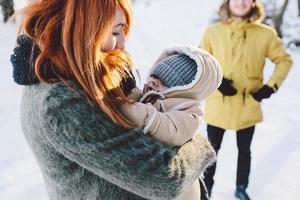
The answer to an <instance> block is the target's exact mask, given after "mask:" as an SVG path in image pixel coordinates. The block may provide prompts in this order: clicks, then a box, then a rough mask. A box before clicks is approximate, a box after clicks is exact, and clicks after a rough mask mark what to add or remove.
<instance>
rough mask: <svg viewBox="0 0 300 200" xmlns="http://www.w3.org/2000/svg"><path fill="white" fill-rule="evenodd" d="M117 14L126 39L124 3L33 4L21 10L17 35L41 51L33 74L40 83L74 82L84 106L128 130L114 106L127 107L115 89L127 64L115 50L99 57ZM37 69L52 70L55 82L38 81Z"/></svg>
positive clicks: (69, 0)
mask: <svg viewBox="0 0 300 200" xmlns="http://www.w3.org/2000/svg"><path fill="white" fill-rule="evenodd" d="M117 8H120V9H121V10H122V11H123V12H124V15H125V18H126V24H125V27H124V32H125V35H126V36H127V34H128V32H129V30H130V25H131V4H130V1H129V0H35V1H33V2H32V3H31V4H30V5H28V6H27V7H26V8H25V9H24V20H23V23H22V31H23V32H24V33H25V34H26V35H28V36H29V37H30V38H32V39H33V40H34V42H35V43H36V44H38V46H39V48H40V50H41V53H40V55H39V56H38V57H37V59H36V62H35V73H36V75H37V76H38V78H39V79H40V80H41V81H42V82H47V83H55V82H58V81H61V80H63V81H64V82H66V80H68V79H73V80H75V81H76V82H77V83H79V85H80V86H81V87H82V88H83V90H84V91H85V92H86V94H87V96H88V98H89V100H90V101H91V102H93V103H94V104H96V105H98V106H99V107H100V109H101V110H102V111H104V112H105V113H106V114H107V115H108V116H109V117H110V118H111V119H112V120H113V121H114V122H115V123H117V124H119V125H122V126H123V127H125V128H130V127H132V125H131V124H130V122H128V121H127V120H126V118H125V117H124V116H123V115H122V114H121V113H120V112H119V109H118V103H119V102H120V101H123V102H124V101H125V102H129V99H128V98H127V97H126V96H125V95H124V92H123V91H122V88H121V85H120V83H121V80H122V79H123V78H126V77H127V76H129V75H130V74H131V73H130V70H132V69H131V66H132V63H131V59H130V57H129V56H128V55H127V54H126V53H124V52H123V51H120V50H114V51H112V52H110V53H104V52H101V51H100V49H101V48H102V47H103V46H104V44H105V42H106V40H107V38H108V36H109V35H110V34H111V31H112V28H113V23H114V20H115V16H116V10H117ZM47 60H50V61H51V62H48V63H51V64H48V65H45V64H44V63H46V62H45V61H47ZM42 63H43V65H42ZM42 68H49V69H51V70H52V71H53V72H54V73H55V74H56V75H57V76H58V77H59V79H58V80H57V79H56V80H53V79H47V78H46V77H43V76H42V71H45V69H42ZM127 78H128V77H127ZM131 78H132V77H131Z"/></svg>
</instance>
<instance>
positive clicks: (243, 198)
mask: <svg viewBox="0 0 300 200" xmlns="http://www.w3.org/2000/svg"><path fill="white" fill-rule="evenodd" d="M235 197H236V198H238V199H240V200H250V197H249V196H248V194H247V192H246V186H244V185H238V186H237V187H236V189H235Z"/></svg>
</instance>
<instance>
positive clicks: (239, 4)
mask: <svg viewBox="0 0 300 200" xmlns="http://www.w3.org/2000/svg"><path fill="white" fill-rule="evenodd" d="M253 3H254V2H253V0H230V1H229V9H230V13H231V15H232V16H233V17H236V18H243V17H246V16H247V15H248V14H249V12H250V11H251V9H252V7H253Z"/></svg>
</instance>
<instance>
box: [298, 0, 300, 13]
mask: <svg viewBox="0 0 300 200" xmlns="http://www.w3.org/2000/svg"><path fill="white" fill-rule="evenodd" d="M298 16H299V17H300V0H298Z"/></svg>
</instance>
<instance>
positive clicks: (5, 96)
mask: <svg viewBox="0 0 300 200" xmlns="http://www.w3.org/2000/svg"><path fill="white" fill-rule="evenodd" d="M207 2H208V3H207ZM220 2H221V0H214V1H198V0H185V1H180V0H163V1H162V0H160V1H159V0H153V1H141V0H139V1H136V4H135V5H134V19H133V20H134V21H133V29H132V32H131V35H130V37H129V40H128V45H127V48H128V51H129V52H130V53H131V54H132V56H133V58H134V60H135V63H136V65H137V66H138V68H139V69H140V70H141V72H142V74H143V75H145V74H146V73H147V69H148V68H149V67H151V64H152V63H153V61H154V60H155V59H156V58H157V57H158V55H159V54H160V52H161V51H162V50H163V49H164V48H167V47H171V46H174V45H180V44H181V45H194V46H198V44H199V43H200V40H201V36H202V34H203V31H204V30H205V28H206V27H207V26H208V25H209V24H210V23H211V21H212V18H213V17H214V16H215V15H216V12H217V9H218V6H219V4H220ZM290 2H291V3H294V6H289V9H290V11H289V12H288V13H289V15H288V17H289V19H290V20H295V21H299V18H298V19H297V18H296V17H295V15H294V16H291V13H295V14H296V13H297V12H295V9H296V7H297V6H296V0H294V1H290ZM293 9H294V10H293ZM291 24H292V22H291ZM17 30H18V29H17V27H16V25H15V24H13V23H8V24H5V25H4V24H2V23H0V63H1V68H0V80H1V84H0V91H1V92H0V130H1V140H0V152H1V153H0V155H1V160H0V199H1V200H25V199H26V200H28V199H30V200H47V199H48V198H47V194H46V189H45V186H44V183H43V179H42V175H41V173H40V170H39V167H38V165H37V163H36V161H35V159H34V157H33V154H32V153H31V151H30V149H29V147H28V145H27V143H26V141H25V138H24V137H23V134H22V131H21V127H20V119H19V110H20V100H21V91H22V87H20V86H17V85H16V84H14V83H13V80H12V78H11V74H12V67H11V65H10V62H9V56H10V54H11V52H12V49H13V46H14V45H15V37H16V34H17ZM290 30H291V31H290V32H293V31H292V27H290ZM299 53H300V52H299V49H298V50H297V49H294V50H293V51H291V55H292V57H293V60H294V66H293V68H292V70H291V72H290V74H289V76H288V78H287V80H286V81H285V82H284V84H283V85H282V87H281V88H280V90H279V92H278V93H276V94H275V95H273V96H272V98H271V99H269V100H266V101H264V102H263V111H264V117H265V120H264V122H263V123H261V124H258V125H257V128H256V131H255V134H254V139H253V143H252V166H251V175H250V184H249V187H248V192H249V194H250V196H251V197H252V198H253V199H256V200H281V199H282V200H300V190H299V188H300V173H299V172H298V171H299V169H300V145H299V144H300V134H298V132H299V130H300V123H299V122H300V121H299V116H300V103H299V102H300V101H299V100H300V79H299V78H298V77H299V73H300V69H299V67H298V66H299V64H300V56H299V55H300V54H299ZM267 65H268V66H267V67H266V70H265V74H266V77H268V76H269V75H270V73H271V72H272V70H273V65H272V64H271V63H270V62H268V63H267ZM200 130H201V131H202V133H204V134H205V132H206V131H205V124H202V126H201V127H200ZM236 163H237V147H236V139H235V133H234V132H231V131H229V132H228V133H226V134H225V135H224V139H223V144H222V148H221V150H220V152H219V159H218V165H217V172H216V176H215V179H216V183H215V185H214V190H213V199H217V200H225V199H234V196H233V194H234V189H235V177H236Z"/></svg>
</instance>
